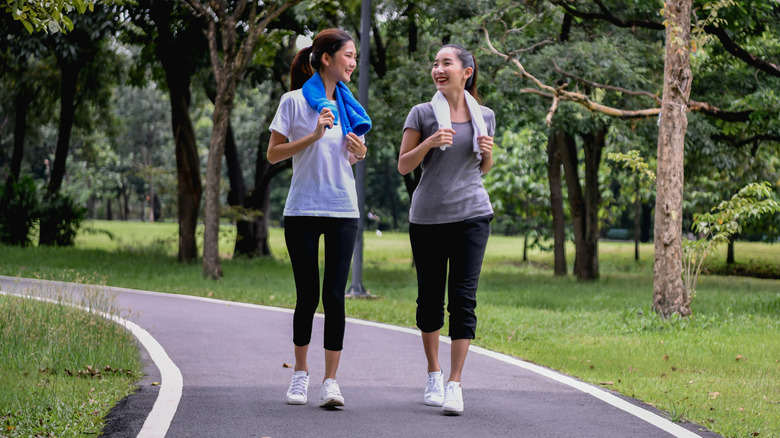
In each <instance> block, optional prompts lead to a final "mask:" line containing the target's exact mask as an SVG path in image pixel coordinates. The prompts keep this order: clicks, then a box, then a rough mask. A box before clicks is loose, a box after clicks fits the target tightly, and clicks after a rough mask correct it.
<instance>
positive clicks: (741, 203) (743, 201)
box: [683, 182, 780, 298]
mask: <svg viewBox="0 0 780 438" xmlns="http://www.w3.org/2000/svg"><path fill="white" fill-rule="evenodd" d="M773 195H774V193H773V192H772V189H771V186H770V185H769V183H766V182H764V183H760V184H756V183H754V184H748V185H747V186H745V187H743V188H742V189H741V190H740V191H739V192H738V193H737V194H736V195H734V196H733V197H732V198H731V199H729V200H727V201H722V202H721V203H720V204H718V205H717V206H715V207H713V209H712V211H711V212H706V213H701V214H697V215H695V216H694V220H693V231H694V232H696V233H697V234H698V235H699V236H700V237H701V238H700V239H698V240H683V281H684V282H685V288H686V289H687V291H688V296H689V297H691V298H693V296H694V295H695V294H696V285H697V283H698V281H699V276H700V274H701V270H702V267H703V265H704V260H705V259H706V258H707V256H708V255H709V254H710V253H711V252H712V251H713V250H714V249H715V248H716V247H718V246H720V245H723V244H728V242H729V241H730V240H731V238H732V237H733V236H734V235H736V234H738V233H739V232H740V231H742V226H743V223H745V222H749V221H751V220H755V219H758V218H760V217H762V216H766V215H772V214H776V213H780V203H778V202H777V201H776V200H775V199H772V196H773Z"/></svg>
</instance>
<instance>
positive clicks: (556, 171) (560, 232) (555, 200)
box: [547, 130, 568, 276]
mask: <svg viewBox="0 0 780 438" xmlns="http://www.w3.org/2000/svg"><path fill="white" fill-rule="evenodd" d="M562 137H563V134H562V133H560V132H556V131H554V130H550V136H549V137H548V139H547V181H548V182H549V185H550V208H551V209H552V218H553V219H552V220H553V253H554V260H555V275H556V276H562V275H566V274H567V271H568V267H567V266H566V217H565V216H564V212H563V182H562V181H561V178H562V176H561V166H562V165H563V164H562V162H561V154H560V152H559V151H558V144H559V142H560V141H563V138H562Z"/></svg>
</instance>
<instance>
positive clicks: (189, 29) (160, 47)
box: [131, 0, 208, 263]
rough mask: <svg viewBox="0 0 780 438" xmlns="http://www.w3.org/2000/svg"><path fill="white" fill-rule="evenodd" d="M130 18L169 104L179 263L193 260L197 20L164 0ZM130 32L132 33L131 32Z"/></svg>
mask: <svg viewBox="0 0 780 438" xmlns="http://www.w3.org/2000/svg"><path fill="white" fill-rule="evenodd" d="M131 16H132V19H133V22H134V23H135V24H136V25H137V26H139V27H140V28H141V29H143V30H144V32H145V35H142V36H141V37H140V38H139V39H138V40H136V39H131V41H133V42H135V43H141V44H142V47H143V48H144V51H143V55H144V58H145V59H147V60H149V59H150V58H152V57H155V58H156V59H157V60H158V61H159V63H160V65H161V66H162V68H163V77H164V80H165V85H166V88H167V89H168V95H169V100H170V108H171V110H170V111H171V130H172V132H173V140H174V144H175V146H176V170H177V173H176V174H177V205H178V222H179V252H178V260H179V262H181V263H191V262H194V261H195V260H197V257H198V245H197V242H196V239H195V231H196V229H197V225H198V215H199V213H200V205H201V197H202V193H203V187H202V183H201V179H200V178H201V175H200V157H199V156H198V148H197V142H196V140H195V128H194V127H193V124H192V119H191V118H190V113H189V110H190V102H191V99H192V92H191V84H192V77H193V75H194V74H196V72H197V71H199V70H200V69H202V68H204V67H205V66H206V64H207V63H208V61H207V60H206V52H207V47H208V46H207V42H206V39H205V38H204V35H203V30H204V25H203V22H202V21H201V20H193V19H192V15H191V14H190V13H189V11H187V10H186V8H185V7H183V6H181V5H179V4H177V3H174V2H168V1H160V0H143V1H141V2H139V8H138V9H136V10H134V13H132V15H131ZM131 35H132V34H131Z"/></svg>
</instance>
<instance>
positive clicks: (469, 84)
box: [439, 44, 482, 103]
mask: <svg viewBox="0 0 780 438" xmlns="http://www.w3.org/2000/svg"><path fill="white" fill-rule="evenodd" d="M447 47H449V48H451V49H455V51H456V52H457V55H458V59H460V62H461V64H463V68H469V67H471V68H472V69H473V70H474V73H472V75H471V77H470V78H468V79H467V80H466V87H465V89H466V91H468V92H469V93H471V95H472V96H474V99H477V102H479V103H482V100H481V99H480V98H479V95H478V94H477V58H475V57H474V55H473V54H472V53H471V52H469V51H468V50H466V49H465V48H464V47H462V46H459V45H457V44H445V45H443V46H442V47H441V48H442V49H444V48H447ZM439 50H441V49H439Z"/></svg>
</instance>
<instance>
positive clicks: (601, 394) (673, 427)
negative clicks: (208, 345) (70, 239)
mask: <svg viewBox="0 0 780 438" xmlns="http://www.w3.org/2000/svg"><path fill="white" fill-rule="evenodd" d="M0 278H7V279H11V277H2V276H0ZM52 283H58V282H52ZM62 284H67V285H71V286H72V285H77V286H78V284H74V283H62ZM102 288H103V289H106V290H109V291H112V292H123V293H133V294H141V295H156V296H165V297H175V298H180V299H187V300H193V301H203V302H208V303H215V304H224V305H229V306H237V307H247V308H252V309H262V310H270V311H274V312H283V313H293V312H294V311H293V309H286V308H281V307H271V306H264V305H260V304H251V303H239V302H234V301H225V300H218V299H215V298H206V297H198V296H192V295H179V294H169V293H162V292H151V291H143V290H137V289H126V288H121V287H111V286H102ZM316 316H317V317H322V316H323V315H321V314H317V315H316ZM347 322H350V323H353V324H360V325H366V326H371V327H377V328H382V329H386V330H392V331H396V332H401V333H407V334H411V335H416V336H420V331H419V330H416V329H411V328H408V327H398V326H394V325H390V324H384V323H380V322H374V321H365V320H362V319H355V318H347ZM131 324H132V323H131ZM139 328H140V327H139ZM141 330H143V329H141ZM147 335H148V333H147ZM149 336H150V337H151V335H149ZM153 339H154V338H152V340H153ZM440 340H441V342H445V343H451V342H450V338H447V337H444V336H442V337H440ZM155 342H156V341H155ZM157 345H159V344H157ZM160 349H161V350H162V347H160ZM147 350H148V348H147ZM469 351H472V352H474V353H476V354H481V355H484V356H488V357H491V358H493V359H496V360H499V361H502V362H504V363H507V364H510V365H514V366H516V367H519V368H523V369H525V370H528V371H531V372H533V373H536V374H539V375H540V376H543V377H546V378H548V379H552V380H555V381H556V382H558V383H561V384H563V385H566V386H569V387H572V388H574V389H577V390H579V391H582V392H584V393H586V394H589V395H591V396H593V397H595V398H597V399H599V400H601V401H603V402H604V403H607V404H609V405H611V406H614V407H616V408H618V409H620V410H622V411H625V412H627V413H629V414H631V415H633V416H635V417H637V418H639V419H641V420H643V421H646V422H648V423H650V424H652V425H653V426H655V427H657V428H659V429H661V430H664V431H666V432H668V433H670V434H671V435H673V436H675V437H678V438H701V436H700V435H697V434H696V433H694V432H691V431H690V430H688V429H685V428H684V427H682V426H679V425H677V424H674V423H673V422H671V421H669V420H667V419H666V418H663V417H661V416H660V415H658V414H655V413H653V412H650V411H648V410H646V409H642V408H641V407H639V406H636V405H634V404H631V403H629V402H627V401H626V400H623V399H622V398H620V397H617V396H615V395H614V394H611V393H609V392H607V391H605V390H604V389H601V388H599V387H597V386H593V385H590V384H588V383H585V382H582V381H579V380H577V379H574V378H572V377H569V376H567V375H564V374H560V373H558V372H556V371H553V370H550V369H548V368H544V367H541V366H539V365H535V364H532V363H529V362H526V361H524V360H521V359H518V358H516V357H512V356H509V355H506V354H502V353H497V352H495V351H490V350H486V349H484V348H482V347H476V346H474V345H472V346H470V347H469ZM163 354H165V352H164V351H163ZM165 357H166V358H167V355H166V356H165ZM169 360H170V359H169ZM171 364H173V362H171ZM158 366H159V365H158ZM173 366H174V367H175V365H173ZM176 370H177V371H178V368H177V369H176ZM161 371H162V369H161ZM179 376H181V375H179ZM160 395H162V388H161V390H160ZM180 396H181V389H179V397H180ZM159 402H160V396H158V400H157V403H155V407H157V404H158V403H159ZM177 403H178V399H177ZM174 413H175V410H174ZM149 416H150V417H151V414H149ZM148 421H149V418H147V422H148ZM144 426H146V425H145V424H144ZM166 429H167V427H166ZM138 436H139V437H141V436H142V435H141V434H139V435H138Z"/></svg>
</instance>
